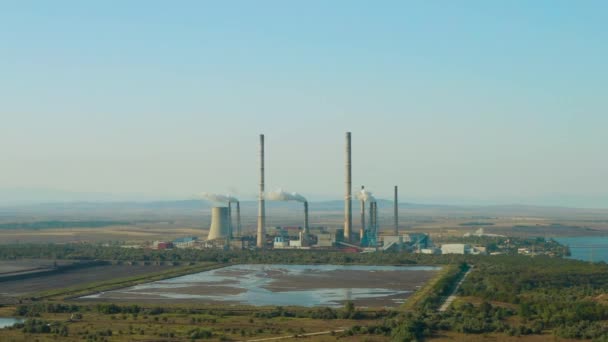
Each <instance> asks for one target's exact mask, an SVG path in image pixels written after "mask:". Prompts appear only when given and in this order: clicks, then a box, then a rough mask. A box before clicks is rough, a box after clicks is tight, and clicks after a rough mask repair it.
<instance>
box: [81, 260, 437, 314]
mask: <svg viewBox="0 0 608 342" xmlns="http://www.w3.org/2000/svg"><path fill="white" fill-rule="evenodd" d="M438 269H439V268H438V267H429V266H352V265H348V266H343V265H235V266H230V267H225V268H221V269H216V270H212V271H207V272H201V273H195V274H190V275H186V276H181V277H177V278H172V279H166V280H161V281H156V282H152V283H147V284H141V285H136V286H132V287H128V288H124V289H120V290H116V291H111V292H105V293H99V294H95V295H91V296H86V297H83V298H89V299H91V298H108V299H123V300H128V299H197V300H202V301H210V302H232V303H234V304H249V305H285V306H287V305H298V306H308V307H311V306H334V307H338V306H342V305H343V302H344V301H346V300H352V301H357V300H365V301H366V303H368V304H369V303H370V300H371V301H372V302H371V303H373V300H381V299H382V300H383V301H382V302H381V303H380V302H379V303H377V304H380V305H381V306H396V305H398V304H399V303H403V302H404V300H405V298H406V297H407V296H408V295H409V293H410V292H412V291H413V290H415V288H416V286H419V283H421V282H424V281H426V280H427V279H428V278H429V277H431V276H432V274H433V273H434V271H436V270H438ZM412 271H423V272H417V273H416V275H417V278H416V279H413V280H412V279H408V276H409V275H413V273H412ZM340 276H342V277H347V279H348V280H343V279H341V278H336V277H340ZM396 279H397V280H399V282H396ZM389 281H390V286H389V283H388V282H389ZM383 285H384V286H383Z"/></svg>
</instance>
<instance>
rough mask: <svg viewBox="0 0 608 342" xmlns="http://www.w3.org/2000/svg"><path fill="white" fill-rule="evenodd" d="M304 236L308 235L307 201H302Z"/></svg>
mask: <svg viewBox="0 0 608 342" xmlns="http://www.w3.org/2000/svg"><path fill="white" fill-rule="evenodd" d="M304 234H310V232H309V227H308V201H304Z"/></svg>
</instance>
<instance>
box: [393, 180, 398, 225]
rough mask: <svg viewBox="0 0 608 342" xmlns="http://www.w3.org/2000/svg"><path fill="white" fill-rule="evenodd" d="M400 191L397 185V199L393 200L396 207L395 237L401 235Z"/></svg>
mask: <svg viewBox="0 0 608 342" xmlns="http://www.w3.org/2000/svg"><path fill="white" fill-rule="evenodd" d="M398 191H399V190H398V189H397V186H396V185H395V199H394V200H393V205H394V206H395V208H394V209H395V213H394V216H395V235H399V196H398Z"/></svg>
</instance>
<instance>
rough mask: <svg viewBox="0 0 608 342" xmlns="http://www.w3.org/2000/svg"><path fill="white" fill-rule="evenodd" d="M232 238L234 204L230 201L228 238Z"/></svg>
mask: <svg viewBox="0 0 608 342" xmlns="http://www.w3.org/2000/svg"><path fill="white" fill-rule="evenodd" d="M231 237H232V202H230V201H228V238H231Z"/></svg>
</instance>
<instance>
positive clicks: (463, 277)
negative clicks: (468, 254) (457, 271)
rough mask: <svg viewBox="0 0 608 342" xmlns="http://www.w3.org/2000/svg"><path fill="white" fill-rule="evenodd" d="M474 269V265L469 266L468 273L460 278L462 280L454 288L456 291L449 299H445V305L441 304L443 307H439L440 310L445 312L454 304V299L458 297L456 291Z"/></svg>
mask: <svg viewBox="0 0 608 342" xmlns="http://www.w3.org/2000/svg"><path fill="white" fill-rule="evenodd" d="M472 270H473V266H471V268H469V270H468V271H467V273H465V274H464V276H462V279H460V281H459V282H458V284H457V285H456V287H455V288H454V291H452V293H451V294H450V295H449V296H448V297H447V299H446V300H445V302H443V305H441V307H439V312H444V311H446V310H447V309H448V308H449V307H450V305H451V304H452V302H453V301H454V299H456V292H457V291H458V289H459V288H460V285H462V283H463V282H464V280H465V279H467V276H468V275H469V273H471V271H472Z"/></svg>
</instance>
